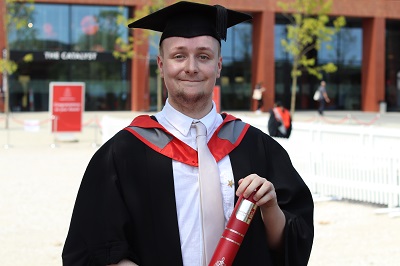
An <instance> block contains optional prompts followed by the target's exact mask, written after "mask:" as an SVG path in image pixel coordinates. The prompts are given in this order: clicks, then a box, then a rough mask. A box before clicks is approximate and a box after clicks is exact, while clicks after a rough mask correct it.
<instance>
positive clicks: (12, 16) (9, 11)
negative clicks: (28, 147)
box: [0, 0, 35, 129]
mask: <svg viewBox="0 0 400 266" xmlns="http://www.w3.org/2000/svg"><path fill="white" fill-rule="evenodd" d="M33 3H34V1H33V0H25V1H18V0H5V4H4V5H3V6H4V9H5V10H2V12H1V14H3V15H4V16H3V18H2V19H3V25H4V32H5V33H6V35H7V34H8V33H10V32H15V33H17V34H18V33H19V34H27V32H28V31H27V30H26V28H27V27H29V26H30V23H32V22H33V21H31V19H32V14H33V11H34V8H35V7H34V4H33ZM24 32H25V33H24ZM2 56H3V58H0V73H2V75H3V93H4V95H5V97H4V113H5V114H6V124H5V128H6V129H8V124H9V118H8V116H9V111H10V110H9V109H10V107H9V95H10V92H9V88H8V79H7V78H8V75H12V74H13V73H14V72H15V71H17V69H18V63H17V62H15V61H13V60H11V59H10V49H9V43H8V38H7V37H6V44H5V48H4V49H3V54H2ZM32 60H33V56H32V54H26V55H25V56H24V58H23V61H25V62H30V61H32Z"/></svg>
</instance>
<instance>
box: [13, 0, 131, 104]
mask: <svg viewBox="0 0 400 266" xmlns="http://www.w3.org/2000/svg"><path fill="white" fill-rule="evenodd" d="M34 6H35V9H34V11H33V13H32V14H31V16H30V18H29V24H28V25H29V26H27V27H24V28H21V29H19V30H13V31H11V32H9V33H8V38H9V44H10V56H11V59H12V60H14V61H16V62H18V63H19V68H18V71H17V72H16V73H14V74H13V75H12V76H10V81H9V84H10V85H9V86H10V108H11V110H12V111H47V110H48V106H49V83H50V82H52V81H76V82H85V84H86V85H85V87H86V93H85V102H86V104H85V110H129V109H130V101H129V99H130V96H129V94H130V82H129V80H130V72H131V71H130V69H129V68H130V65H131V63H130V62H129V61H127V62H121V61H118V60H116V59H115V58H114V57H113V56H112V52H113V51H114V49H115V48H114V47H115V40H116V38H117V37H119V36H121V37H123V38H124V39H127V38H128V29H127V28H126V27H125V25H119V24H118V23H117V16H118V15H123V16H125V17H127V16H128V9H127V8H120V7H117V6H86V5H68V4H65V5H64V4H39V3H37V4H35V5H34ZM26 54H32V55H33V61H32V62H29V63H25V62H23V60H22V58H23V56H24V55H26Z"/></svg>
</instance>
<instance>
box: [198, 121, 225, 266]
mask: <svg viewBox="0 0 400 266" xmlns="http://www.w3.org/2000/svg"><path fill="white" fill-rule="evenodd" d="M194 125H195V127H196V142H197V153H198V159H199V187H200V204H201V206H200V209H201V217H202V232H203V250H204V252H203V265H208V263H209V262H210V260H211V257H212V255H213V253H214V250H215V248H216V247H217V244H218V241H219V239H220V238H221V234H222V233H223V231H224V227H225V217H224V211H223V206H222V194H221V183H220V178H219V170H218V165H217V163H216V161H215V159H214V157H213V156H212V154H211V152H210V150H209V149H208V146H207V130H206V127H205V126H204V124H203V123H201V122H194Z"/></svg>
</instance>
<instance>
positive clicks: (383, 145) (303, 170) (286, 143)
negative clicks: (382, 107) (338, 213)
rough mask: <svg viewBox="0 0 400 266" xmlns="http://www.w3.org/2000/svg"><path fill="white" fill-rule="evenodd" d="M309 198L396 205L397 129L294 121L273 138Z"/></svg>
mask: <svg viewBox="0 0 400 266" xmlns="http://www.w3.org/2000/svg"><path fill="white" fill-rule="evenodd" d="M276 140H277V141H278V142H279V143H280V144H281V145H282V146H283V147H284V148H285V149H286V150H287V151H288V153H289V155H290V157H291V159H292V162H293V165H294V166H295V168H296V169H297V171H298V172H299V173H300V175H301V176H302V177H303V179H304V180H305V182H306V183H307V185H308V186H309V188H310V190H311V191H312V193H314V194H318V195H322V196H332V197H339V198H343V199H349V200H356V201H362V202H369V203H375V204H383V205H386V206H388V207H398V206H400V130H399V129H393V128H382V127H379V128H377V127H373V126H357V125H353V126H350V125H327V124H322V123H294V124H293V131H292V135H291V137H290V139H288V140H286V139H276Z"/></svg>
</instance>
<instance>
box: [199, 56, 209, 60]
mask: <svg viewBox="0 0 400 266" xmlns="http://www.w3.org/2000/svg"><path fill="white" fill-rule="evenodd" d="M199 58H200V59H202V60H206V59H208V55H200V56H199Z"/></svg>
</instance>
